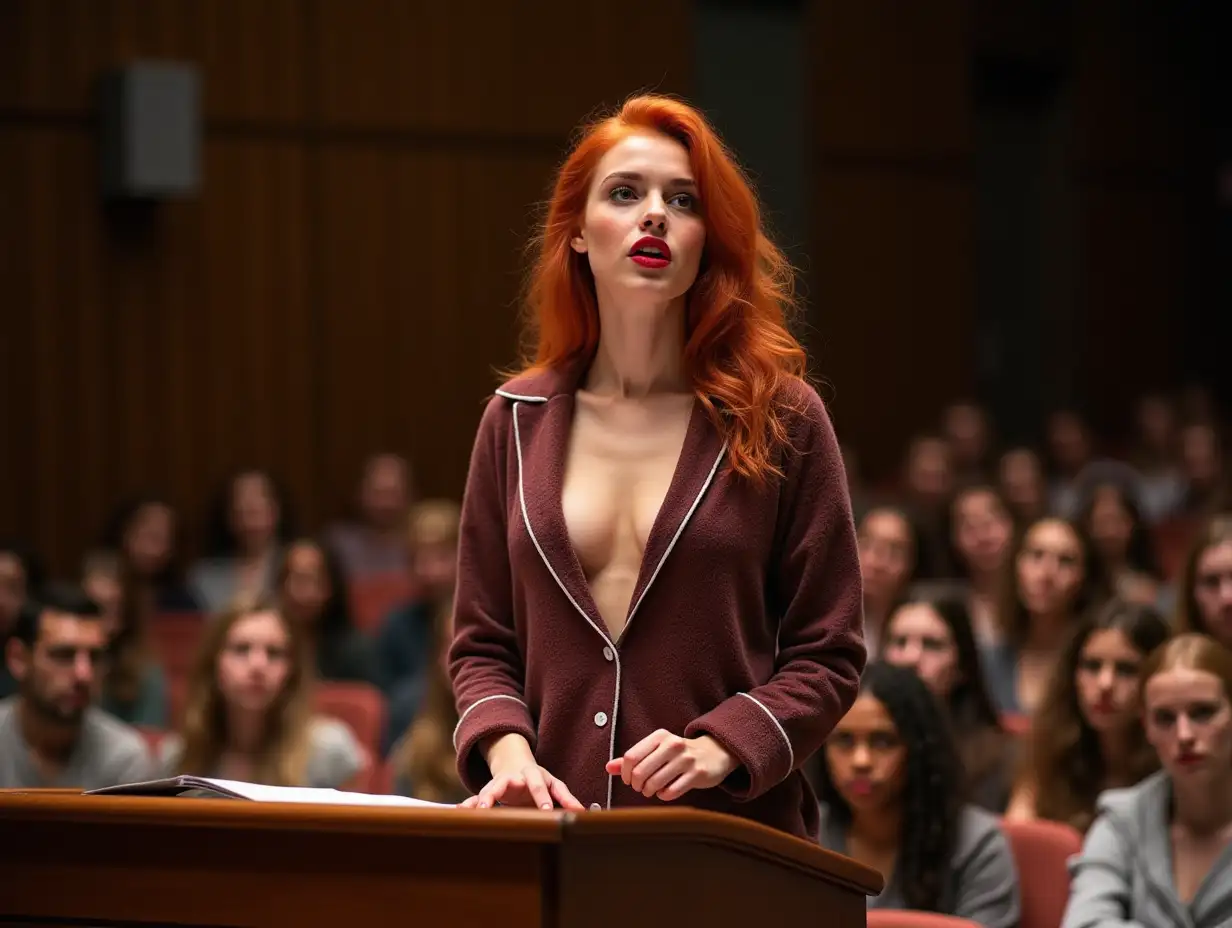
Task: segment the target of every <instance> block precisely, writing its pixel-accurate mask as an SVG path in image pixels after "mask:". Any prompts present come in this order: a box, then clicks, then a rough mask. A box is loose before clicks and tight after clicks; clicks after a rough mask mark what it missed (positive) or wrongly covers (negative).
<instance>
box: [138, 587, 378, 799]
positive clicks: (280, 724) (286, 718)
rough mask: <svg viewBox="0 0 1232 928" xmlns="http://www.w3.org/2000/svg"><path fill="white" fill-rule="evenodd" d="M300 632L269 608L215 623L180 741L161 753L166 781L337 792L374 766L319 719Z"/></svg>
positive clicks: (347, 735) (193, 679)
mask: <svg viewBox="0 0 1232 928" xmlns="http://www.w3.org/2000/svg"><path fill="white" fill-rule="evenodd" d="M312 685H313V675H312V669H311V667H310V665H309V663H308V656H307V647H306V645H305V642H304V639H303V636H302V634H301V632H300V631H299V629H298V628H297V627H296V626H295V625H294V624H293V623H291V622H288V621H286V620H285V619H284V618H283V617H282V616H281V615H279V613H278V612H277V611H276V610H274V609H271V608H268V607H265V606H262V605H256V606H236V607H234V608H232V609H230V610H228V611H227V612H225V613H223V614H222V615H221V616H219V617H218V618H217V619H216V620H215V621H213V622H210V623H209V624H208V625H207V627H206V629H205V639H204V641H203V642H202V646H201V650H200V651H199V652H198V655H197V661H196V664H195V666H194V667H193V670H192V674H191V676H190V678H189V681H188V694H187V704H186V706H185V712H184V725H183V731H182V736H176V735H172V736H168V737H167V738H164V739H163V742H162V745H161V754H162V762H163V765H164V766H165V768H166V769H167V772H168V773H172V774H175V773H187V774H195V775H197V776H207V777H221V778H224V779H230V780H242V781H245V782H248V783H264V784H267V785H271V786H313V787H322V788H330V787H332V788H337V787H342V786H345V785H347V784H349V783H350V782H351V781H352V780H353V779H354V778H355V777H356V776H357V775H358V774H360V773H361V772H362V771H363V769H364V768H365V766H366V765H368V763H370V759H369V758H367V757H366V756H365V753H364V750H363V748H361V747H360V745H359V743H358V742H357V741H356V740H355V736H354V735H353V734H352V733H351V730H350V729H349V728H348V727H347V726H346V725H345V724H343V723H342V722H339V721H337V720H335V719H330V718H324V717H320V716H316V715H314V714H313V709H312Z"/></svg>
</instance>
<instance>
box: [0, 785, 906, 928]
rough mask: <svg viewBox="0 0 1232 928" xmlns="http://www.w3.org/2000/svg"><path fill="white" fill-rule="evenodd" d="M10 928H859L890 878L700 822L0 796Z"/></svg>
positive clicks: (2, 922) (730, 826) (751, 829)
mask: <svg viewBox="0 0 1232 928" xmlns="http://www.w3.org/2000/svg"><path fill="white" fill-rule="evenodd" d="M0 836H2V837H0V926H4V928H8V926H10V925H21V924H43V925H46V924H54V925H99V924H106V925H109V926H116V925H125V926H129V925H152V924H160V925H192V926H211V928H214V926H262V928H264V926H279V928H283V926H296V928H311V926H318V925H319V926H330V928H345V926H348V925H356V926H364V928H375V926H382V925H399V926H402V925H414V926H417V928H426V926H471V925H474V926H484V928H523V926H525V928H564V926H569V928H573V926H577V928H608V926H611V928H629V926H630V925H639V924H664V923H668V922H669V921H670V923H672V924H683V925H705V926H707V928H726V926H732V928H751V926H763V925H816V924H824V925H826V926H827V928H849V926H850V928H854V926H864V925H865V896H866V895H867V894H869V893H876V892H879V891H880V890H881V883H882V880H881V876H880V875H879V874H877V873H875V872H874V871H872V870H870V869H868V868H866V867H863V866H861V865H859V864H857V863H856V862H855V861H852V860H850V859H848V858H845V857H842V856H840V855H837V854H833V853H831V852H829V851H826V850H823V849H821V848H819V847H814V846H812V845H810V844H808V843H807V842H804V841H799V840H797V839H794V838H791V837H788V836H786V835H783V834H780V833H778V832H776V831H774V830H772V829H769V828H765V827H763V826H760V825H756V824H753V823H750V822H746V821H744V820H742V819H737V818H732V817H729V816H723V815H715V814H711V813H706V812H699V811H695V810H692V809H684V808H682V809H670V810H666V809H665V810H628V811H613V812H588V813H581V814H572V813H564V812H555V813H549V812H531V811H516V810H503V809H501V810H492V811H486V810H485V811H470V810H453V809H449V810H436V809H426V810H420V809H394V808H372V807H355V806H319V805H311V806H309V805H285V804H276V803H255V802H247V801H244V800H230V799H186V798H167V799H164V798H148V797H127V796H126V797H111V796H82V795H79V794H77V793H75V792H63V791H35V790H29V791H19V790H13V791H0Z"/></svg>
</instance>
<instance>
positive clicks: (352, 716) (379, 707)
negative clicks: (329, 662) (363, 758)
mask: <svg viewBox="0 0 1232 928" xmlns="http://www.w3.org/2000/svg"><path fill="white" fill-rule="evenodd" d="M313 708H314V709H315V710H316V711H317V712H318V713H320V714H321V715H328V716H330V717H332V718H336V719H338V720H339V721H341V722H345V723H346V724H347V725H348V726H349V727H350V729H351V731H352V732H354V734H355V738H356V740H358V741H359V743H360V744H361V745H363V747H364V750H366V751H368V753H369V754H370V755H371V756H372V757H374V758H376V757H380V756H381V739H382V736H383V735H384V732H385V711H386V710H385V696H384V694H383V693H382V692H381V691H380V690H378V689H377V688H376V687H375V686H372V685H370V684H368V683H352V682H343V681H335V680H326V681H322V682H321V683H318V684H317V688H316V692H315V694H314V697H313Z"/></svg>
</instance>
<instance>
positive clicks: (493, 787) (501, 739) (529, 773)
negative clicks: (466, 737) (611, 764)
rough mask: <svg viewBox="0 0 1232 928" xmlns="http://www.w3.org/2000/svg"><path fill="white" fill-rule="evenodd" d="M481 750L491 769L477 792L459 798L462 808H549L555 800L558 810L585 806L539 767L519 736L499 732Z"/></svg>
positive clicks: (573, 809)
mask: <svg viewBox="0 0 1232 928" xmlns="http://www.w3.org/2000/svg"><path fill="white" fill-rule="evenodd" d="M480 750H481V752H482V753H483V755H484V759H485V760H486V761H487V762H488V769H489V770H491V771H492V779H491V780H489V781H488V782H487V784H486V785H485V786H484V787H483V789H481V790H480V791H479V792H478V794H477V795H474V796H471V797H470V798H468V799H465V800H463V802H462V803H461V806H462V808H464V809H488V808H491V807H492V806H494V805H496V804H497V803H500V804H501V805H503V806H530V807H535V808H540V809H545V810H551V809H552V808H553V807H554V801H555V803H559V804H560V807H561V808H562V809H570V810H572V811H576V812H580V811H582V810H583V809H584V808H585V807H584V806H583V805H582V804H581V803H580V802H578V799H577V797H576V796H574V795H573V793H571V792H569V787H567V786H566V785H565V782H564V780H559V779H557V778H556V777H554V776H553V775H552V774H551V773H549V772H548V771H547V770H545V769H544V768H543V767H540V766H539V764H538V763H537V762H536V761H535V755H534V754H533V753H532V751H531V749H530V744H528V743H527V741H526V739H525V738H523V737H522V736H521V735H515V734H508V735H500V736H498V737H496V738H495V739H494V740H492V741H491V742H489V743H488V744H484V745H481V747H480Z"/></svg>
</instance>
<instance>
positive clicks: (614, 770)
mask: <svg viewBox="0 0 1232 928" xmlns="http://www.w3.org/2000/svg"><path fill="white" fill-rule="evenodd" d="M624 762H625V761H624V758H623V757H613V758H612V759H611V760H609V761H608V762H607V763H606V764H604V765H603V769H604V770H606V771H607V772H608V774H609V775H610V776H616V775H618V774H619V773H620V768H621V766H622V765H623V764H624Z"/></svg>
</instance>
